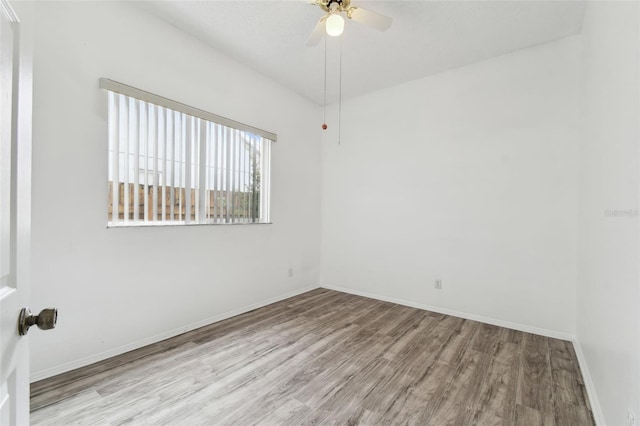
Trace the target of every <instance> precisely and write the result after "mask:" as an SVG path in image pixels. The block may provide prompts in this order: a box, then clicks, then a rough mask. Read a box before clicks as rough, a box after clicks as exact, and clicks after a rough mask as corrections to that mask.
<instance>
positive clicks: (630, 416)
mask: <svg viewBox="0 0 640 426" xmlns="http://www.w3.org/2000/svg"><path fill="white" fill-rule="evenodd" d="M627 418H628V419H629V426H636V416H635V415H634V414H633V411H631V408H629V411H627Z"/></svg>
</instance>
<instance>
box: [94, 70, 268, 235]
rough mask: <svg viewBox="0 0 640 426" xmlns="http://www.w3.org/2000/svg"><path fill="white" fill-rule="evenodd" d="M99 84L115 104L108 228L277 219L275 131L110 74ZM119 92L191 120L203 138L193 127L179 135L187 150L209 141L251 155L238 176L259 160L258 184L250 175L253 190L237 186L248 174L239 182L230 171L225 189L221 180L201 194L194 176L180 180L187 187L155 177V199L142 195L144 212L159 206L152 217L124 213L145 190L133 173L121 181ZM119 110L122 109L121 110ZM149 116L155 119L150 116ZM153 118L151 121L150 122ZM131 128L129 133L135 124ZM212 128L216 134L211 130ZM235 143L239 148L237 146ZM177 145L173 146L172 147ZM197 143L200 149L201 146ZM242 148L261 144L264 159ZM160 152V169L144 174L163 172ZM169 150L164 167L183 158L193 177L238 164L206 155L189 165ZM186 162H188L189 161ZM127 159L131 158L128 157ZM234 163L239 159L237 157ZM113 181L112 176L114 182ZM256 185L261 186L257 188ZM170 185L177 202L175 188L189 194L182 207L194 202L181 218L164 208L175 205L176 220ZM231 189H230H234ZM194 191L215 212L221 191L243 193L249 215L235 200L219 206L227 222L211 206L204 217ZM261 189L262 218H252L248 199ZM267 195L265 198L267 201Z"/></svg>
mask: <svg viewBox="0 0 640 426" xmlns="http://www.w3.org/2000/svg"><path fill="white" fill-rule="evenodd" d="M99 87H100V88H101V89H105V90H106V91H107V93H108V96H109V105H110V106H109V111H108V118H107V120H108V123H109V137H108V138H109V143H108V148H107V152H108V163H109V164H108V166H107V167H108V175H109V176H107V183H108V186H109V195H108V198H109V199H110V200H109V201H108V205H107V227H108V228H123V227H124V228H127V227H148V226H150V227H155V226H202V225H264V224H270V223H272V222H271V212H270V210H271V173H270V168H271V145H272V144H273V143H275V142H276V141H277V135H276V134H275V133H272V132H268V131H265V130H262V129H259V128H257V127H254V126H250V125H248V124H244V123H240V122H238V121H235V120H231V119H229V118H226V117H223V116H220V115H217V114H213V113H210V112H207V111H204V110H201V109H199V108H195V107H191V106H189V105H186V104H183V103H181V102H177V101H173V100H171V99H168V98H165V97H162V96H159V95H156V94H153V93H150V92H147V91H144V90H141V89H137V88H135V87H132V86H128V85H126V84H123V83H119V82H117V81H113V80H110V79H107V78H101V79H100V80H99ZM118 95H123V96H126V97H129V98H130V99H129V100H127V99H126V98H125V99H124V101H125V103H127V101H129V102H133V103H134V104H135V105H139V104H138V103H140V102H141V103H143V104H144V105H145V106H147V107H148V111H149V113H151V110H152V109H153V110H154V111H157V109H158V108H159V109H160V110H161V111H163V112H164V113H167V114H171V116H172V117H174V116H178V115H179V116H180V119H179V120H178V121H180V122H181V123H182V121H181V120H186V121H184V123H190V124H184V125H186V126H187V127H188V128H190V129H192V131H194V132H195V129H196V128H198V129H199V130H200V131H198V132H197V133H198V136H195V133H194V135H191V134H190V133H189V131H188V132H187V139H184V138H180V144H182V148H184V146H186V145H189V146H191V144H194V145H193V147H194V148H197V149H198V151H200V150H201V149H203V148H201V146H202V145H203V144H205V143H206V148H204V149H205V150H209V149H214V150H216V151H217V150H218V149H219V148H220V150H222V148H223V147H226V148H225V149H232V150H236V149H237V151H236V154H232V155H240V158H243V157H248V159H247V160H246V161H245V167H248V168H246V169H243V170H233V169H232V171H231V173H234V174H235V173H236V172H237V173H238V176H240V175H241V174H242V173H247V176H251V170H253V173H254V174H255V170H256V168H255V167H253V165H254V163H256V162H257V161H259V166H260V167H259V168H258V170H259V171H260V178H259V181H257V182H258V185H259V186H257V185H256V180H255V177H248V179H249V182H250V183H252V185H253V186H252V190H251V191H248V192H247V191H243V190H238V189H237V188H242V186H241V183H244V184H245V186H246V184H247V178H246V177H245V178H244V180H242V182H241V179H239V180H238V181H234V180H233V179H232V180H231V181H230V182H229V181H228V176H229V175H228V174H227V179H226V180H225V181H224V184H222V187H220V183H219V184H218V187H217V188H215V187H214V188H209V187H205V188H204V189H200V193H199V194H198V191H199V189H198V187H197V186H193V182H192V181H191V178H186V180H184V181H180V183H179V185H182V186H184V188H182V187H181V186H175V184H176V183H175V181H167V180H166V179H165V180H164V185H161V183H160V182H155V181H154V185H153V186H156V188H153V190H154V193H153V194H154V196H153V199H151V198H152V197H151V196H149V197H147V195H146V194H144V195H143V197H144V201H143V204H142V205H144V209H145V212H146V211H147V210H149V209H151V208H153V209H154V214H153V215H147V214H146V213H145V212H143V218H142V219H141V218H140V216H139V214H138V215H136V214H135V213H134V212H133V211H132V210H131V209H130V208H126V207H124V211H120V208H121V205H122V204H123V203H124V204H126V205H127V207H129V204H130V203H131V202H135V201H134V199H131V197H136V198H137V197H139V195H138V191H139V190H140V188H138V191H136V189H135V186H134V189H133V191H132V190H131V188H130V185H131V177H130V176H129V174H126V175H125V178H124V181H123V182H120V180H121V179H122V175H120V174H119V172H118V170H119V168H120V167H121V166H122V159H121V158H120V155H121V154H123V153H122V152H121V151H120V149H119V148H118V143H119V141H118V139H119V138H120V134H121V132H123V130H122V128H121V127H120V123H119V120H118V119H117V117H116V118H113V117H112V116H111V114H112V113H114V112H115V111H120V110H119V108H120V106H118V107H117V108H115V107H114V105H115V103H114V99H122V98H121V97H119V96H118ZM118 105H122V103H119V104H118ZM152 105H153V107H152ZM114 108H115V109H114ZM118 114H120V113H119V112H118ZM135 114H136V113H135V112H134V115H135ZM174 114H175V115H174ZM141 117H142V115H141ZM141 120H142V119H141ZM149 120H151V119H150V118H149ZM149 122H150V123H151V121H149ZM159 123H160V122H157V123H154V125H155V126H158V125H159ZM136 125H137V126H140V125H141V122H140V123H136ZM194 126H195V127H194ZM151 128H152V127H149V129H151ZM160 128H161V127H160ZM205 128H206V129H207V131H206V134H207V137H205V136H204V134H203V133H202V129H205ZM176 129H177V128H176ZM183 129H184V127H183ZM216 129H222V135H224V136H223V138H222V139H223V140H224V142H222V141H221V140H220V139H218V136H220V135H221V134H220V133H217V132H218V130H216ZM126 130H129V131H130V128H128V129H126ZM126 130H124V131H126ZM136 131H137V129H136ZM176 131H177V130H176ZM212 131H213V133H211V132H212ZM158 133H159V132H158ZM176 134H177V133H176ZM114 135H115V136H114ZM166 137H167V141H166V142H167V143H168V134H167V135H166ZM209 137H211V139H209ZM234 137H236V138H239V139H235V141H234V140H230V139H229V138H231V139H233V138H234ZM251 138H255V140H254V141H253V142H255V145H251V144H249V143H247V142H246V141H247V140H248V139H251ZM150 139H155V140H156V142H155V146H157V144H158V142H157V140H159V139H160V137H159V134H155V133H154V134H153V136H152V137H151V136H150V135H149V139H148V140H146V141H145V142H141V139H136V142H135V146H136V147H137V148H138V149H140V147H142V146H145V147H148V146H149V145H150V142H149V140H150ZM177 140H178V139H174V140H173V143H177ZM214 140H215V141H217V142H215V143H214V142H213V141H214ZM241 140H242V141H241ZM243 141H244V142H243ZM129 143H130V142H128V141H127V142H126V144H127V145H128V144H129ZM234 143H235V144H236V145H237V146H234V145H233V144H234ZM185 144H186V145H185ZM174 146H175V145H174ZM174 146H172V148H173V147H174ZM198 146H200V147H199V148H198ZM243 146H244V147H245V148H246V147H247V146H250V148H247V149H253V148H255V149H258V146H259V147H260V148H259V150H258V151H256V153H258V152H259V156H260V158H259V160H257V159H256V158H255V157H252V156H253V155H254V154H252V153H251V152H252V151H250V153H248V154H247V153H246V152H245V151H242V147H243ZM182 148H180V149H182ZM114 149H118V153H119V154H114V153H113V152H112V151H114ZM145 149H146V148H145ZM190 149H191V148H190ZM194 152H195V151H194ZM159 154H160V153H159V152H158V153H156V152H154V154H153V156H154V157H155V158H154V160H155V163H156V168H155V169H154V170H149V169H148V168H145V169H144V173H149V172H152V173H156V174H157V173H160V169H159V168H157V164H158V161H157V160H158V157H160V155H159ZM164 154H165V157H164V158H163V161H164V162H165V166H166V164H167V163H168V162H169V161H171V162H172V163H174V162H178V163H179V164H181V165H179V167H183V168H184V169H185V170H188V171H189V172H188V175H189V176H191V175H192V174H193V173H198V172H197V170H199V169H201V168H203V167H205V168H207V169H211V170H213V173H215V174H218V173H224V170H225V169H229V167H233V165H231V166H229V163H228V162H225V163H224V164H222V163H213V164H214V165H213V166H212V165H211V164H212V162H211V161H210V160H211V159H210V158H207V157H202V158H207V159H206V161H201V160H193V161H191V160H189V161H188V165H187V163H184V162H182V163H184V164H182V163H181V161H182V160H180V161H179V160H178V159H177V158H174V157H173V154H171V155H172V158H171V160H169V159H168V158H167V157H166V155H167V151H165V152H164ZM129 155H130V154H126V156H127V158H128V157H129ZM133 155H134V156H135V155H138V156H140V155H142V154H141V152H137V154H133ZM144 155H145V159H146V158H148V157H149V154H148V153H146V154H144ZM194 155H195V154H194ZM184 160H185V161H187V160H186V159H184ZM228 160H229V158H228V157H227V161H228ZM126 161H129V160H126ZM136 161H138V160H136ZM233 161H235V159H234V160H233ZM113 162H117V163H118V164H117V165H115V166H113V165H112V164H111V163H113ZM125 164H126V163H125ZM109 165H111V166H112V167H113V169H112V168H111V167H109ZM203 165H204V166H203ZM168 170H169V169H166V170H165V169H164V168H163V169H162V173H164V172H166V173H169V171H168ZM185 170H177V169H175V168H173V166H172V169H171V173H172V174H175V173H178V174H180V173H183V174H184V173H185ZM115 173H118V174H119V176H120V177H118V178H116V177H114V174H115ZM127 173H129V172H127ZM131 173H135V172H131ZM138 173H140V170H138ZM203 173H205V174H206V173H209V172H203ZM126 176H129V177H128V178H127V177H126ZM196 178H197V177H196ZM110 179H112V180H113V182H112V180H110ZM134 181H135V182H136V183H138V184H139V185H140V184H141V182H140V181H139V179H134ZM114 182H118V185H117V189H116V188H115V186H116V185H115V184H114ZM207 182H208V183H210V182H209V180H207ZM168 184H171V186H168ZM234 184H235V185H234ZM112 185H113V186H112ZM120 185H125V187H127V189H125V190H124V193H126V195H128V197H127V199H128V201H123V200H122V199H121V197H120V191H121V189H120ZM134 185H135V183H134ZM149 186H150V185H149V184H148V179H145V183H144V189H145V191H146V190H148V188H149ZM256 186H257V188H258V189H256ZM160 187H162V188H163V191H162V199H161V198H160V191H157V189H159V188H160ZM187 187H188V188H190V190H187ZM168 188H170V189H171V192H172V201H173V192H174V191H179V192H180V193H184V201H185V203H184V204H183V206H186V203H189V206H188V207H186V209H185V213H184V214H183V213H182V209H183V207H180V214H179V217H181V219H179V220H170V219H169V217H168V216H167V215H166V210H168V208H167V209H165V207H166V206H169V208H171V218H174V209H175V206H176V205H175V204H173V205H172V204H169V203H168V202H167V200H166V191H167V190H168ZM221 188H222V189H221ZM230 188H231V190H229V189H230ZM234 188H236V189H234ZM156 191H157V192H156ZM192 192H193V193H195V194H196V195H195V197H198V199H199V200H200V198H201V197H202V195H203V194H206V195H205V198H206V199H207V203H208V205H209V207H210V208H213V209H214V213H215V211H216V210H217V209H218V205H217V203H218V201H219V198H217V197H220V192H222V193H223V194H224V193H226V194H227V195H223V198H224V197H225V196H226V197H228V196H229V193H231V194H232V197H234V198H233V199H234V200H235V197H236V196H237V195H243V194H244V195H243V196H240V197H239V200H244V201H242V203H244V204H243V206H245V207H241V209H242V210H243V211H244V213H245V215H244V216H242V215H241V214H238V213H237V207H236V205H235V204H233V203H232V204H231V206H230V207H225V208H223V207H220V212H221V215H222V212H223V211H224V220H223V218H222V216H218V215H217V213H215V214H214V217H213V219H211V216H210V211H209V210H207V212H206V215H204V216H202V214H201V213H200V212H201V211H202V210H200V212H199V211H198V207H197V206H196V205H195V204H194V205H193V206H192V203H191V200H190V199H191V197H192V195H191V194H192ZM256 193H257V194H258V197H260V198H259V202H260V205H259V210H258V212H259V213H258V215H257V218H258V220H257V221H250V219H254V220H255V218H256V216H254V215H253V211H252V210H251V209H252V208H255V207H246V205H249V201H247V198H246V197H251V198H252V199H254V200H255V198H254V197H255V196H256ZM249 194H250V195H249ZM210 197H213V198H212V199H215V200H216V202H215V207H214V206H213V204H214V202H213V201H211V203H209V199H210ZM262 197H264V201H263V199H262ZM116 198H117V201H116ZM150 199H151V203H150V204H149V200H150ZM181 200H182V198H181ZM160 201H161V202H162V217H161V218H158V215H157V214H156V212H157V211H158V210H159V207H156V206H157V204H158V203H159V202H160ZM135 203H138V202H135ZM154 203H155V205H154ZM200 203H204V199H202V200H200ZM112 204H113V205H112ZM140 205H141V204H139V203H138V206H140ZM253 205H254V206H255V205H256V204H253ZM109 209H111V211H109ZM225 209H226V210H225ZM134 210H135V211H137V212H138V213H139V209H134ZM229 210H231V215H230V216H229ZM121 213H122V215H123V219H120V214H121ZM187 213H188V216H187ZM247 213H250V216H249V215H247ZM115 215H117V218H116V220H114V219H113V216H115ZM131 215H133V216H131ZM229 218H230V219H231V221H229ZM241 218H242V220H241ZM194 219H195V220H194Z"/></svg>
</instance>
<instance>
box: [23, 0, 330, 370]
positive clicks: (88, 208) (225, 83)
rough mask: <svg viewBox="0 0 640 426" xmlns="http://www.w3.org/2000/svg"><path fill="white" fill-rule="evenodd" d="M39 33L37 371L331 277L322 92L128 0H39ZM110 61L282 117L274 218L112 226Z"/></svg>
mask: <svg viewBox="0 0 640 426" xmlns="http://www.w3.org/2000/svg"><path fill="white" fill-rule="evenodd" d="M83 3H85V4H83ZM35 37H36V50H35V69H34V75H35V81H34V108H35V110H34V136H33V174H34V176H33V268H34V272H33V289H32V298H31V300H32V307H33V308H34V309H36V310H37V309H40V308H42V307H45V306H56V307H58V308H59V311H60V316H59V323H58V328H57V329H56V330H55V331H54V332H48V333H39V332H34V333H33V334H32V335H30V340H31V345H32V351H31V353H32V355H33V356H32V360H31V361H32V379H34V378H35V379H37V378H42V377H45V376H48V375H51V374H52V373H57V372H60V371H62V370H66V369H69V368H71V367H77V366H79V365H80V364H83V363H87V362H89V361H93V360H96V359H98V358H101V357H104V356H106V355H112V354H114V353H117V352H119V351H122V350H123V349H131V348H132V347H134V346H138V345H140V344H141V343H145V342H149V341H150V340H153V339H154V338H157V337H159V336H162V335H166V334H167V333H171V332H177V331H179V330H181V329H184V328H185V327H188V326H189V325H192V324H196V323H200V322H206V321H207V320H208V319H211V318H214V317H216V316H219V315H222V314H224V313H226V312H230V311H233V310H237V309H241V308H243V307H246V306H249V305H252V304H255V303H260V302H262V301H266V300H269V299H273V298H276V297H279V296H283V295H285V294H287V293H290V292H295V291H300V290H302V289H304V288H308V287H315V286H317V284H318V281H319V263H320V162H319V158H320V156H321V149H320V135H319V131H318V130H317V128H318V117H321V112H320V110H319V108H318V107H317V106H314V105H312V104H311V103H310V102H307V101H306V100H304V99H302V98H300V97H299V96H298V95H296V94H294V93H293V92H291V91H289V90H286V89H284V88H282V87H280V86H278V85H277V84H276V83H274V82H272V81H270V80H268V79H266V78H264V77H262V76H260V75H259V74H257V73H256V72H254V71H252V70H250V69H248V68H246V67H244V66H241V65H239V64H237V63H235V62H234V61H233V60H231V59H229V58H227V57H225V56H223V55H222V54H220V53H218V52H216V51H214V50H212V49H210V48H208V47H206V46H205V45H204V44H202V43H200V42H199V41H196V40H195V39H193V38H191V37H190V36H187V35H186V34H184V33H182V32H180V31H178V30H177V29H174V28H173V27H171V26H169V25H167V24H165V23H163V22H161V21H159V20H157V19H156V18H153V17H151V16H149V15H147V14H146V13H145V12H142V11H139V10H138V9H136V8H134V7H131V6H130V5H127V4H121V3H117V2H107V3H102V2H68V3H51V2H39V3H38V4H37V7H36V35H35ZM100 77H107V78H111V79H114V80H116V81H120V82H123V83H126V84H129V85H132V86H135V87H139V88H141V89H144V90H147V91H150V92H153V93H157V94H159V95H162V96H165V97H168V98H171V99H175V100H178V101H180V102H183V103H186V104H188V105H192V106H195V107H199V108H201V109H205V110H208V111H211V112H214V113H216V114H219V115H223V116H226V117H229V118H232V119H234V120H237V121H241V122H245V123H248V124H251V125H254V126H256V127H259V128H263V129H265V130H269V131H273V132H275V133H277V134H278V142H277V144H276V145H275V146H274V147H273V149H272V219H273V222H274V223H273V224H272V225H254V226H196V227H165V228H138V229H106V228H105V226H106V211H107V210H106V209H107V205H106V199H107V198H106V197H107V193H106V188H107V186H106V176H107V170H106V164H107V126H106V117H107V113H106V104H107V98H106V93H105V92H103V91H101V90H100V89H98V78H100ZM310 129H313V130H310ZM290 267H291V268H293V269H294V276H293V277H292V278H289V277H288V268H290ZM154 336H155V337H154Z"/></svg>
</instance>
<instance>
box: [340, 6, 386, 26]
mask: <svg viewBox="0 0 640 426" xmlns="http://www.w3.org/2000/svg"><path fill="white" fill-rule="evenodd" d="M347 17H348V18H350V19H353V20H354V21H356V22H359V23H361V24H364V25H366V26H368V27H371V28H375V29H376V30H378V31H386V30H388V29H389V27H390V26H391V23H392V22H393V19H392V18H390V17H388V16H384V15H380V14H379V13H375V12H371V11H370V10H367V9H361V8H359V7H352V8H351V9H349V13H347Z"/></svg>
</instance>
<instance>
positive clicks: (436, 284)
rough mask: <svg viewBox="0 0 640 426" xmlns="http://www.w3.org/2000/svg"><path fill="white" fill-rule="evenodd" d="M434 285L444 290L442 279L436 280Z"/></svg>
mask: <svg viewBox="0 0 640 426" xmlns="http://www.w3.org/2000/svg"><path fill="white" fill-rule="evenodd" d="M434 287H435V288H437V289H438V290H442V280H436V283H435V285H434Z"/></svg>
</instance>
